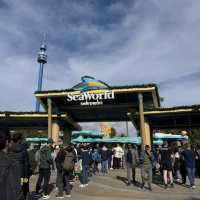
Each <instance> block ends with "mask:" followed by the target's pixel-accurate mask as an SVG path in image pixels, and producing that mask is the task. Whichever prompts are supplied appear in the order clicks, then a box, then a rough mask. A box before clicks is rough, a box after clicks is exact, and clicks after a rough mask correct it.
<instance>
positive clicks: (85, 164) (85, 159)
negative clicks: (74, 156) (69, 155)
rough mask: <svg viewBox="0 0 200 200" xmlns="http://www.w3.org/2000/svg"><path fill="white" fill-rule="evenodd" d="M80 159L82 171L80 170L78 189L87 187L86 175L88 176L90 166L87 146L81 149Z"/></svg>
mask: <svg viewBox="0 0 200 200" xmlns="http://www.w3.org/2000/svg"><path fill="white" fill-rule="evenodd" d="M80 159H81V160H82V170H81V177H80V182H81V185H80V187H86V186H88V175H89V165H90V154H89V150H88V147H87V145H85V144H84V146H83V148H82V149H81V152H80Z"/></svg>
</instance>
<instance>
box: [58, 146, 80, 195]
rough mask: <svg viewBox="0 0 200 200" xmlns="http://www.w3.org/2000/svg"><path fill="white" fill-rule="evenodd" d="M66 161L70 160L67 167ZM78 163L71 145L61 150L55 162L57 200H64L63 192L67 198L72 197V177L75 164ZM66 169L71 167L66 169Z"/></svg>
mask: <svg viewBox="0 0 200 200" xmlns="http://www.w3.org/2000/svg"><path fill="white" fill-rule="evenodd" d="M65 159H68V162H67V166H66V163H65V164H64V162H65ZM75 161H76V156H75V154H74V149H73V147H72V146H71V145H69V146H67V147H65V148H64V149H60V151H59V152H58V154H57V156H56V159H55V162H56V168H57V185H58V195H56V197H57V198H63V190H65V192H66V197H71V185H70V177H71V174H72V173H73V170H74V164H75ZM69 162H70V163H69ZM66 167H69V168H68V169H66Z"/></svg>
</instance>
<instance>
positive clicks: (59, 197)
mask: <svg viewBox="0 0 200 200" xmlns="http://www.w3.org/2000/svg"><path fill="white" fill-rule="evenodd" d="M56 199H64V197H63V196H56Z"/></svg>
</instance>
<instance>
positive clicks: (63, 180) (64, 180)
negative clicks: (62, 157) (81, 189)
mask: <svg viewBox="0 0 200 200" xmlns="http://www.w3.org/2000/svg"><path fill="white" fill-rule="evenodd" d="M70 175H71V173H70V172H67V171H62V172H58V173H57V176H58V177H57V184H58V196H63V190H65V192H66V194H67V195H69V194H70V192H71V185H70V183H69V181H70Z"/></svg>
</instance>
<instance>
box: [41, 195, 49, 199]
mask: <svg viewBox="0 0 200 200" xmlns="http://www.w3.org/2000/svg"><path fill="white" fill-rule="evenodd" d="M42 198H43V199H49V198H50V196H49V195H43V197H42Z"/></svg>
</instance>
